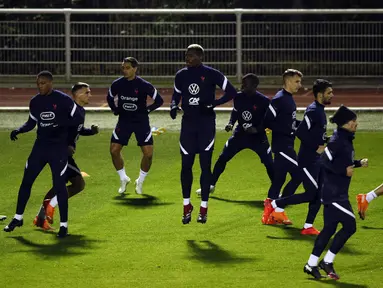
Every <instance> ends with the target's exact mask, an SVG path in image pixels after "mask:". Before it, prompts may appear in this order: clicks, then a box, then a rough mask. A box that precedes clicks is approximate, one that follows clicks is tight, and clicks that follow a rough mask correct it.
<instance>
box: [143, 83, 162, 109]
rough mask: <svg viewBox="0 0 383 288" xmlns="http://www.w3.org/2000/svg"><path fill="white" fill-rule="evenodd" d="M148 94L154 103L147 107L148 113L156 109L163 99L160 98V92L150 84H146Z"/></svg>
mask: <svg viewBox="0 0 383 288" xmlns="http://www.w3.org/2000/svg"><path fill="white" fill-rule="evenodd" d="M147 93H148V95H149V96H150V97H151V98H152V99H153V100H154V103H153V104H151V105H149V106H148V107H147V110H148V113H150V112H152V111H154V110H156V109H157V108H159V107H161V106H162V104H164V100H163V99H162V97H161V95H160V93H158V91H157V89H156V88H154V87H153V86H152V85H151V84H148V92H147Z"/></svg>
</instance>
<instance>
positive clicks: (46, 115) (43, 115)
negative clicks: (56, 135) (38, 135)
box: [40, 112, 55, 120]
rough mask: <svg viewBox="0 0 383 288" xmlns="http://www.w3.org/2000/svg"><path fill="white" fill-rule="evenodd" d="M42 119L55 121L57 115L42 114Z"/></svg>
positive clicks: (51, 113) (50, 113)
mask: <svg viewBox="0 0 383 288" xmlns="http://www.w3.org/2000/svg"><path fill="white" fill-rule="evenodd" d="M40 118H41V120H53V119H55V113H53V112H41V113H40Z"/></svg>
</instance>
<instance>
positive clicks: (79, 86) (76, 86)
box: [71, 82, 90, 95]
mask: <svg viewBox="0 0 383 288" xmlns="http://www.w3.org/2000/svg"><path fill="white" fill-rule="evenodd" d="M88 87H90V86H89V84H88V83H85V82H77V83H76V84H74V85H73V86H72V90H71V91H72V94H73V95H74V94H75V93H76V92H77V91H78V90H80V89H82V88H88Z"/></svg>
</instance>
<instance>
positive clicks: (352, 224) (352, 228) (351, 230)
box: [343, 221, 356, 236]
mask: <svg viewBox="0 0 383 288" xmlns="http://www.w3.org/2000/svg"><path fill="white" fill-rule="evenodd" d="M343 229H344V230H346V232H347V234H348V235H350V236H351V235H353V234H355V232H356V222H355V221H350V223H347V225H345V226H344V227H343Z"/></svg>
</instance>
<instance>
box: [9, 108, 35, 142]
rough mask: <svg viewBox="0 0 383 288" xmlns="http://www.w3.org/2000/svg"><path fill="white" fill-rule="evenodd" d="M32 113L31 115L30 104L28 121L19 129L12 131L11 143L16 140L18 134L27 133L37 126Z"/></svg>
mask: <svg viewBox="0 0 383 288" xmlns="http://www.w3.org/2000/svg"><path fill="white" fill-rule="evenodd" d="M32 113H33V112H32V105H31V103H30V104H29V117H28V120H27V122H25V123H24V124H23V125H22V126H21V127H19V128H18V129H16V130H13V131H12V132H11V135H10V138H11V140H12V141H15V140H17V135H18V134H21V133H26V132H29V131H31V130H32V129H33V128H35V126H36V124H37V118H36V117H35V116H33V114H32Z"/></svg>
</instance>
